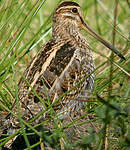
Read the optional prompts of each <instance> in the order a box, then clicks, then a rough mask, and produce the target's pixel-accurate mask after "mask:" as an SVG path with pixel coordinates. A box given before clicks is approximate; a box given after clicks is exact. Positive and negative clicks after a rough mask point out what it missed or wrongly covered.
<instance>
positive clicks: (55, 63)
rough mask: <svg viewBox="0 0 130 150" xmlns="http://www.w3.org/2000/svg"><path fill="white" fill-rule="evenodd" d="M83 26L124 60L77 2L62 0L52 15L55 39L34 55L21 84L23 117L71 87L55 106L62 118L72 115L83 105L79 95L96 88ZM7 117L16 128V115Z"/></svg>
mask: <svg viewBox="0 0 130 150" xmlns="http://www.w3.org/2000/svg"><path fill="white" fill-rule="evenodd" d="M81 29H84V30H86V31H87V33H89V34H90V35H92V36H94V37H95V38H96V39H98V40H99V41H100V42H101V43H103V44H104V45H105V46H107V47H108V48H109V49H111V50H112V51H113V52H114V53H116V54H117V55H118V56H119V57H120V58H123V59H125V58H124V57H123V56H122V55H121V54H120V53H119V51H118V50H116V48H115V47H113V46H112V45H110V44H109V43H108V42H106V41H105V40H104V39H102V38H101V37H100V36H99V35H98V34H97V33H95V32H94V31H93V30H92V29H91V28H90V27H89V26H88V25H87V24H86V23H85V22H84V20H83V15H82V10H81V8H80V6H79V5H78V4H77V3H75V2H69V1H66V2H62V3H60V4H59V5H58V6H57V8H56V10H55V11H54V14H53V26H52V39H51V40H50V41H49V42H48V43H47V44H45V45H44V47H43V48H42V49H41V50H40V51H39V53H38V54H37V55H36V56H35V57H34V58H33V60H32V61H31V63H30V65H29V66H28V67H27V69H26V70H25V72H24V74H23V77H22V78H21V80H20V82H19V84H18V87H19V92H18V97H19V104H20V109H21V118H22V119H23V120H26V121H29V120H31V119H32V118H34V117H35V116H36V115H37V114H38V113H40V112H43V110H44V109H45V108H46V107H48V106H49V105H50V104H53V103H55V101H57V99H58V98H59V97H60V96H62V95H63V94H64V93H65V92H67V91H68V90H70V89H71V88H72V90H71V92H69V93H68V94H67V95H65V96H64V97H63V98H62V99H60V100H59V102H58V103H56V104H55V105H54V107H53V108H54V110H55V111H56V112H57V114H59V117H61V118H64V117H65V116H67V115H71V113H72V112H75V111H77V110H79V109H80V108H81V107H82V106H83V105H84V102H81V101H80V100H79V97H81V96H83V97H87V96H88V93H90V92H91V91H92V89H93V85H94V74H93V73H92V72H93V71H94V63H93V59H92V53H91V49H90V47H89V44H88V42H87V40H86V39H85V37H84V36H83V35H82V34H81V33H80V30H81ZM88 74H91V75H90V76H89V77H88V78H87V79H86V80H85V81H84V82H83V83H81V84H80V85H79V86H78V87H74V85H75V84H76V83H77V82H79V81H80V80H81V79H83V78H84V77H85V76H86V75H88ZM34 91H35V92H34ZM36 93H37V94H36ZM39 97H40V98H39ZM17 110H18V109H17V107H16V105H15V103H14V105H13V108H12V111H13V112H14V113H15V114H16V115H17ZM42 117H43V118H44V117H45V116H44V115H42ZM7 118H8V119H10V124H11V126H12V127H13V128H19V126H20V125H19V120H18V119H17V117H14V116H13V115H8V117H7ZM40 119H41V118H40ZM38 121H39V119H37V120H35V121H34V122H33V124H35V123H37V122H38Z"/></svg>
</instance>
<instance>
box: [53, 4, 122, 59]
mask: <svg viewBox="0 0 130 150" xmlns="http://www.w3.org/2000/svg"><path fill="white" fill-rule="evenodd" d="M53 25H54V26H55V28H58V29H59V30H60V31H62V34H64V32H65V29H66V30H68V31H70V32H71V30H77V31H78V30H82V29H83V30H85V31H86V32H87V33H88V34H90V35H91V36H93V37H95V38H96V39H97V40H99V41H100V42H101V43H102V44H104V45H105V46H106V47H108V48H109V49H111V50H112V51H113V52H114V53H115V54H117V55H118V56H119V57H120V58H122V59H125V57H124V56H123V55H122V54H121V53H120V52H119V51H118V50H117V49H116V48H115V47H114V46H113V45H111V44H109V43H108V42H107V41H106V40H104V39H103V38H102V37H101V36H100V35H98V34H97V33H96V32H94V31H93V30H92V29H91V28H90V27H89V26H88V24H86V23H85V21H84V19H83V13H82V9H81V7H80V6H79V4H77V3H75V2H70V1H64V2H62V3H60V4H59V5H58V6H57V8H56V9H55V11H54V14H53ZM72 34H73V32H72Z"/></svg>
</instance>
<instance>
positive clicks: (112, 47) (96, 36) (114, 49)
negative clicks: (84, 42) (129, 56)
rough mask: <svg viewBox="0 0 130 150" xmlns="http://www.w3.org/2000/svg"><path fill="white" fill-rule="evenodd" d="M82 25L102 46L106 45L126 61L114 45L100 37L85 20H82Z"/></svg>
mask: <svg viewBox="0 0 130 150" xmlns="http://www.w3.org/2000/svg"><path fill="white" fill-rule="evenodd" d="M81 20H82V19H81ZM82 23H83V28H84V30H85V31H87V32H88V33H89V34H90V35H91V36H93V37H95V38H96V39H97V40H99V41H100V42H101V43H102V44H104V45H105V46H106V47H108V48H109V49H110V50H112V51H113V52H114V53H115V54H117V55H118V56H119V57H120V58H121V59H124V60H126V59H125V57H124V56H123V55H122V54H121V53H120V52H119V51H118V50H117V49H116V48H115V47H114V46H113V45H111V44H109V43H108V42H107V41H106V40H104V39H103V38H102V37H101V36H99V35H98V34H97V33H96V32H94V31H93V30H92V29H91V28H90V27H89V26H88V25H87V24H86V23H85V22H84V21H83V20H82Z"/></svg>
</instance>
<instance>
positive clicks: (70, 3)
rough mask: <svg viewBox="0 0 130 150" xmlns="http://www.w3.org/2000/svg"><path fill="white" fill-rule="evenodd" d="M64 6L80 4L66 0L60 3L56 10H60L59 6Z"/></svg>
mask: <svg viewBox="0 0 130 150" xmlns="http://www.w3.org/2000/svg"><path fill="white" fill-rule="evenodd" d="M64 6H78V7H80V6H79V4H77V3H75V2H70V1H66V2H63V3H61V4H59V6H58V7H57V8H56V10H58V9H59V8H61V7H64Z"/></svg>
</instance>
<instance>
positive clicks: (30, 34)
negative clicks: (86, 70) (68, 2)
mask: <svg viewBox="0 0 130 150" xmlns="http://www.w3.org/2000/svg"><path fill="white" fill-rule="evenodd" d="M60 1H61V0H0V119H1V122H2V119H3V118H4V116H5V115H6V114H7V113H8V112H10V109H11V106H12V103H13V101H14V99H15V97H16V96H17V85H18V81H19V79H20V77H21V74H22V73H23V71H24V70H25V68H26V67H27V66H28V64H29V62H30V61H31V60H32V58H33V57H34V55H35V54H36V53H37V52H38V51H39V50H40V49H41V47H42V46H43V45H44V44H45V43H46V42H47V41H48V40H49V39H51V26H52V19H51V17H52V13H53V11H54V9H55V7H56V6H57V4H58V3H59V2H60ZM75 2H77V3H79V4H80V5H81V7H82V9H83V13H84V18H85V20H86V22H87V23H88V24H89V25H90V26H91V27H92V28H93V29H94V30H95V31H96V32H98V34H100V35H101V36H102V37H103V38H105V39H106V40H108V41H110V42H111V43H112V44H113V45H115V46H116V47H117V48H118V49H119V50H120V52H121V53H122V54H123V55H124V56H125V57H126V61H123V60H120V58H119V57H118V56H115V55H113V54H111V52H110V51H109V50H108V49H107V48H105V47H104V46H103V45H102V44H100V43H99V42H98V41H97V40H95V39H94V38H92V37H90V36H88V35H87V34H86V33H84V32H82V33H83V34H84V35H85V36H86V38H87V39H88V41H89V44H90V46H91V47H92V51H93V58H94V62H95V66H96V70H95V75H96V77H95V88H94V90H93V93H92V94H91V96H90V98H89V100H88V101H87V102H86V105H85V108H84V113H83V115H80V117H78V118H76V119H74V120H73V121H72V122H69V123H67V124H65V125H64V124H61V125H60V127H58V128H56V127H54V129H53V133H54V135H55V136H56V138H57V139H59V138H60V139H61V138H62V139H64V143H66V144H65V145H64V144H63V145H62V144H61V143H60V147H61V149H62V147H63V146H65V149H76V148H78V149H79V148H81V149H95V150H100V149H105V150H107V149H109V150H111V149H114V150H117V149H118V150H119V149H120V150H126V149H129V148H130V126H129V123H130V94H129V93H130V85H129V68H130V63H129V58H130V54H129V53H128V50H129V41H130V39H129V37H130V36H129V27H130V24H129V23H128V17H129V13H128V12H129V8H130V3H129V0H109V1H106V0H75ZM81 125H83V128H82V129H85V132H83V133H82V130H80V132H79V134H78V136H76V138H75V139H74V140H72V141H71V142H70V140H69V138H68V136H67V134H66V132H65V129H69V128H71V129H72V128H76V129H78V128H80V127H81ZM23 126H24V125H23ZM2 128H3V126H2V123H1V126H0V130H2ZM21 128H22V127H21ZM21 131H23V128H22V130H21ZM34 132H35V131H34ZM75 132H78V131H77V130H75ZM71 133H72V130H71ZM21 134H23V135H24V137H25V141H26V143H27V148H28V149H31V147H35V146H36V145H37V144H35V145H30V144H29V141H28V139H27V138H26V137H27V136H26V133H25V132H21ZM13 136H14V135H11V136H9V137H6V138H5V139H4V140H0V147H1V146H2V145H3V144H5V143H6V142H7V141H8V140H10V139H11V138H12V137H13ZM74 136H75V133H74ZM71 138H72V137H71ZM40 143H41V141H39V142H38V144H40ZM55 149H57V148H55Z"/></svg>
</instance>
